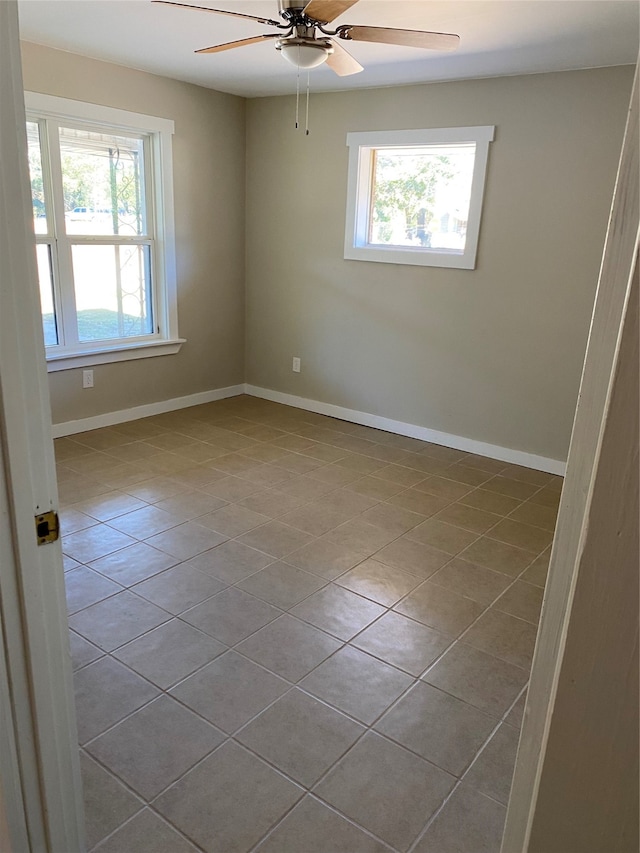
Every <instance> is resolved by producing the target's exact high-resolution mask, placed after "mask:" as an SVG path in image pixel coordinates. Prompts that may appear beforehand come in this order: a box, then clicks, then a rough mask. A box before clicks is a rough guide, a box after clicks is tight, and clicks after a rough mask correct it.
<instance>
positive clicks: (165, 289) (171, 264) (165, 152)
mask: <svg viewBox="0 0 640 853" xmlns="http://www.w3.org/2000/svg"><path fill="white" fill-rule="evenodd" d="M24 97H25V108H26V112H27V120H28V121H38V120H41V119H51V120H53V121H56V122H65V121H67V122H71V123H73V125H82V124H85V125H87V126H91V125H94V126H95V125H96V124H97V125H101V126H108V127H109V128H111V129H113V130H122V131H129V132H134V133H146V134H149V149H150V151H151V155H152V156H151V165H150V169H151V174H152V186H151V187H149V189H148V192H149V196H150V205H151V208H152V210H151V211H150V214H151V216H152V221H153V222H154V224H155V237H154V244H155V252H154V253H153V254H154V258H153V261H152V263H153V262H155V264H154V276H155V282H154V308H155V311H156V314H155V317H154V322H155V324H156V327H159V329H160V331H159V332H158V333H156V334H155V335H149V336H145V337H144V338H143V339H142V338H138V339H135V338H134V339H132V340H130V341H122V340H120V341H95V342H94V341H91V342H88V343H84V344H82V343H78V344H74V345H73V346H66V347H65V346H56V347H47V348H46V350H45V352H46V359H47V370H48V371H49V372H55V371H59V370H69V369H71V368H77V367H86V366H91V365H94V364H106V363H111V362H116V361H129V360H131V359H138V358H149V357H152V356H159V355H173V354H175V353H177V352H179V350H180V348H181V346H182V344H183V343H185V339H184V338H180V336H179V334H178V299H177V297H178V294H177V277H176V252H175V225H174V197H173V158H172V136H173V133H174V130H175V124H174V122H173V121H172V120H171V119H166V118H160V117H158V116H150V115H145V114H143V113H135V112H130V111H129V110H121V109H117V108H115V107H105V106H101V105H99V104H91V103H87V102H84V101H74V100H71V99H69V98H58V97H56V96H53V95H44V94H42V93H39V92H25V93H24ZM38 242H42V241H38Z"/></svg>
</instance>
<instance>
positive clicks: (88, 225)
mask: <svg viewBox="0 0 640 853" xmlns="http://www.w3.org/2000/svg"><path fill="white" fill-rule="evenodd" d="M59 134H60V157H61V161H62V188H63V194H64V211H65V215H64V218H65V226H66V230H67V233H68V234H94V235H102V236H106V235H113V234H120V235H122V236H124V237H133V236H136V235H138V236H140V235H143V234H146V233H147V224H146V212H145V204H144V164H143V150H144V146H143V139H142V137H131V136H119V135H115V134H111V133H108V132H105V133H99V132H97V131H91V130H79V129H76V128H67V127H61V128H60V129H59Z"/></svg>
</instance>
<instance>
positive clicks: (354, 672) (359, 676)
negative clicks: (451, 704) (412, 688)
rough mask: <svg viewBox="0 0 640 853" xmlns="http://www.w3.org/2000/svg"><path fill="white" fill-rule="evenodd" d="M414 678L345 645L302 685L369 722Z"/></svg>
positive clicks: (348, 712) (335, 705)
mask: <svg viewBox="0 0 640 853" xmlns="http://www.w3.org/2000/svg"><path fill="white" fill-rule="evenodd" d="M411 682H412V679H411V677H410V676H408V675H407V674H406V673H404V672H400V670H398V669H396V668H395V667H393V666H389V665H388V664H386V663H383V662H382V661H379V660H376V658H373V657H371V655H367V654H365V653H364V652H361V651H359V650H358V649H354V648H351V647H350V646H345V647H344V648H343V649H341V650H340V651H339V652H336V653H335V654H334V655H333V656H332V657H330V658H329V659H328V660H326V661H325V662H324V663H322V664H320V666H318V667H317V668H316V669H314V670H313V672H312V673H311V674H310V675H307V677H306V678H303V679H302V681H301V682H300V687H302V689H303V690H306V691H308V692H309V693H312V694H313V695H314V696H317V697H318V698H320V699H322V700H324V701H325V702H328V703H329V704H331V705H333V706H334V707H335V708H338V709H339V710H340V711H344V712H345V713H346V714H349V715H351V716H352V717H355V718H356V719H357V720H360V721H361V722H363V723H367V724H368V725H370V724H371V723H373V721H374V720H375V719H376V718H377V717H379V716H380V714H382V713H383V711H385V710H386V709H387V708H388V707H389V705H391V703H392V702H394V701H395V700H396V699H397V698H398V696H400V694H401V693H402V692H403V691H404V690H406V689H407V688H408V687H409V685H410V684H411Z"/></svg>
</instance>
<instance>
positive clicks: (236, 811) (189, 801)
mask: <svg viewBox="0 0 640 853" xmlns="http://www.w3.org/2000/svg"><path fill="white" fill-rule="evenodd" d="M302 795H303V789H301V788H299V787H298V786H296V785H294V784H293V783H292V782H289V781H288V780H286V779H285V778H284V777H283V776H281V775H280V774H279V773H278V772H276V771H275V770H273V769H271V768H270V767H268V766H267V765H266V764H264V763H263V762H262V761H260V759H258V758H256V757H255V756H253V755H251V754H250V753H248V752H247V751H246V750H245V749H243V748H242V747H240V746H238V745H237V744H235V743H227V744H225V745H224V746H222V747H220V749H218V750H216V751H215V752H214V753H213V754H212V755H211V756H209V757H208V758H206V759H205V760H204V761H203V762H201V763H200V764H199V765H198V766H197V767H196V768H195V769H194V770H192V771H191V772H190V773H188V774H187V775H186V776H184V777H183V778H182V779H181V780H180V781H179V782H177V784H176V785H174V786H173V787H172V788H170V789H169V791H167V792H166V793H165V794H163V795H162V796H161V797H160V798H159V799H158V800H157V801H156V803H155V806H156V807H157V808H158V809H159V811H160V812H161V813H162V814H164V815H165V816H166V817H167V818H168V819H169V820H170V821H171V822H172V823H173V824H174V825H175V826H177V827H178V829H180V830H182V831H183V832H184V833H186V834H187V835H189V837H190V838H193V840H194V841H195V842H196V843H197V844H199V845H200V847H201V848H202V849H203V850H205V851H206V853H230V851H232V850H237V851H241V850H249V849H251V848H252V847H253V846H254V845H255V844H256V843H257V842H258V841H259V840H260V839H261V838H262V837H263V836H264V835H265V834H266V832H267V831H268V830H269V829H270V828H271V827H272V826H273V825H274V823H275V822H276V821H277V820H278V819H279V818H280V816H281V815H283V814H285V813H286V812H287V811H288V810H289V809H290V808H291V806H293V804H294V803H295V802H296V800H298V799H299V798H300V797H301V796H302ZM247 803H251V808H250V809H247ZM167 853H168V851H167Z"/></svg>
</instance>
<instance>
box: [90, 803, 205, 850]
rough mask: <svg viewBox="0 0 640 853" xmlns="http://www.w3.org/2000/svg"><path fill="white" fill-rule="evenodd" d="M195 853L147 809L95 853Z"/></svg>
mask: <svg viewBox="0 0 640 853" xmlns="http://www.w3.org/2000/svg"><path fill="white" fill-rule="evenodd" d="M123 850H127V851H129V850H131V851H133V850H135V851H136V853H197V851H196V848H195V847H194V846H193V844H191V843H190V842H189V841H187V840H186V839H185V838H183V837H182V836H181V835H180V834H179V833H177V832H176V831H175V829H173V827H171V826H169V824H168V823H165V821H163V820H162V818H160V817H158V815H156V814H154V813H153V812H152V811H149V809H145V810H144V811H142V812H140V814H138V815H136V816H135V817H134V818H133V820H130V821H129V822H128V823H126V824H125V825H124V826H123V827H121V828H120V829H119V830H118V831H117V832H116V833H114V834H113V835H112V836H111V838H109V839H108V841H105V842H104V844H101V845H100V847H99V848H98V850H97V851H96V853H98V851H99V853H122V851H123Z"/></svg>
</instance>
